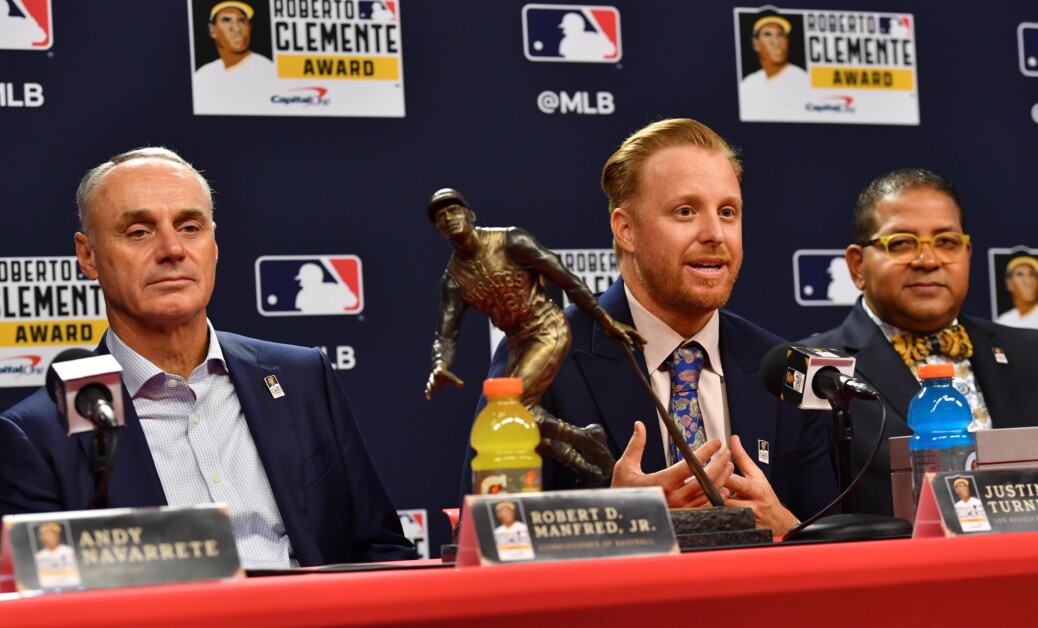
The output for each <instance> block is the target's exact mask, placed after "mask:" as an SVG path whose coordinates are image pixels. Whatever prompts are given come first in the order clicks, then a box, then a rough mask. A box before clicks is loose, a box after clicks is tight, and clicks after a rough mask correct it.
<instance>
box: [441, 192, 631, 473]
mask: <svg viewBox="0 0 1038 628" xmlns="http://www.w3.org/2000/svg"><path fill="white" fill-rule="evenodd" d="M427 213H428V216H429V220H431V221H432V222H433V223H434V224H435V225H436V228H437V229H438V230H439V231H440V233H441V234H442V235H443V237H445V238H447V239H448V240H449V241H450V243H451V246H452V247H454V254H453V255H452V256H451V259H450V261H449V262H448V263H447V269H446V271H444V273H443V279H442V280H441V281H440V315H439V321H438V323H437V327H436V339H435V341H434V342H433V349H432V372H431V373H430V374H429V380H428V382H427V383H426V385H425V397H426V399H429V398H431V397H432V394H433V393H434V392H436V391H437V390H438V389H440V388H441V387H443V386H444V385H445V384H448V383H450V384H453V385H454V386H458V387H461V386H462V385H463V382H462V381H461V379H459V378H458V376H457V375H455V374H454V373H451V372H450V366H451V364H452V363H453V361H454V353H455V348H456V345H457V340H458V333H459V331H460V329H461V319H462V316H464V314H465V311H466V310H467V309H468V308H469V307H471V308H473V309H475V310H476V311H478V312H482V313H483V314H486V315H487V316H489V317H490V321H491V322H492V323H493V324H494V326H495V327H497V328H498V329H500V330H501V331H503V332H504V334H505V338H506V340H507V342H508V365H507V368H506V376H507V377H518V378H520V379H522V381H523V396H522V401H523V404H524V405H526V407H527V408H529V409H530V411H531V412H532V413H533V415H534V417H535V418H536V419H537V422H538V425H539V426H540V432H541V445H540V446H539V447H538V453H540V454H541V455H544V456H547V457H549V458H552V459H555V460H557V461H559V462H561V463H562V464H564V465H565V466H567V467H569V468H570V469H572V470H573V471H575V472H576V473H577V474H578V475H579V476H580V477H581V479H582V480H583V481H584V483H585V485H587V486H602V485H608V483H609V480H610V478H611V477H612V473H613V463H614V460H613V457H612V454H611V453H610V452H609V448H608V447H607V446H606V443H605V433H604V431H603V429H602V428H601V426H598V425H589V426H587V427H585V428H577V427H575V426H573V425H571V424H569V423H567V422H565V421H563V420H562V419H560V418H558V417H555V416H553V415H551V414H550V413H548V412H547V411H546V410H545V409H544V408H543V407H541V405H540V400H541V395H542V394H543V393H544V391H545V390H546V389H547V388H548V385H549V384H551V381H552V379H554V378H555V375H556V374H557V373H558V371H559V366H560V365H561V364H562V360H563V359H564V358H565V357H566V352H567V351H568V350H569V346H570V342H571V340H572V338H571V336H570V330H569V325H568V323H567V322H566V317H565V315H564V314H563V313H562V310H561V309H560V308H559V306H557V305H556V304H555V303H553V302H552V301H551V299H550V298H549V297H548V293H547V292H546V290H545V288H544V286H543V285H542V284H541V277H544V278H545V279H547V280H548V281H550V282H552V283H554V284H555V285H557V286H559V287H560V288H562V289H563V290H565V291H566V294H567V295H569V298H570V300H571V301H572V302H573V303H574V304H576V305H577V307H579V308H580V309H581V310H583V311H584V312H586V313H587V314H588V315H589V316H592V317H593V318H594V319H595V320H596V321H598V322H599V323H600V324H601V325H602V327H603V328H604V329H605V330H606V333H607V334H609V335H610V336H612V337H613V338H616V339H617V340H619V341H620V342H623V343H624V344H626V345H633V346H635V347H637V348H640V347H642V346H644V345H645V340H644V339H643V338H642V337H641V336H640V335H639V334H638V332H637V330H635V329H634V328H633V327H630V326H628V325H625V324H623V323H620V322H617V321H616V320H614V319H613V317H612V316H610V315H609V314H608V313H606V311H605V310H603V309H602V308H601V307H600V306H599V305H598V301H597V300H596V299H595V296H594V295H593V294H592V293H591V291H590V290H589V289H588V288H587V286H586V285H584V282H582V281H581V280H580V279H579V278H578V277H576V276H575V275H574V274H573V273H572V272H570V271H569V269H567V268H566V266H565V265H563V263H562V262H561V261H560V260H559V258H558V256H556V255H555V254H554V253H552V252H551V251H550V250H548V249H546V248H545V247H544V246H543V245H541V244H540V243H539V242H538V241H537V240H536V239H535V238H534V237H533V236H532V235H530V234H529V233H527V232H526V231H524V230H522V229H519V228H516V227H508V228H498V229H490V228H484V227H477V226H475V220H476V215H475V213H474V212H473V211H472V210H471V209H470V207H469V204H468V202H467V201H466V200H465V198H464V197H463V196H462V195H461V194H460V193H459V192H457V191H456V190H452V189H450V188H445V189H442V190H439V191H438V192H436V193H435V194H433V197H432V200H431V201H430V202H429V205H428V208H427Z"/></svg>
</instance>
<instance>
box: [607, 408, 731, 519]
mask: <svg viewBox="0 0 1038 628" xmlns="http://www.w3.org/2000/svg"><path fill="white" fill-rule="evenodd" d="M644 452H645V425H644V424H643V423H642V422H641V421H635V422H634V434H633V435H632V436H631V442H629V443H627V449H625V450H624V453H623V455H622V456H620V459H619V460H617V461H616V466H615V467H613V484H612V486H613V487H614V488H619V487H626V486H660V487H663V494H664V495H665V496H666V497H667V506H668V507H670V508H698V507H699V506H703V505H706V504H708V503H709V501H708V500H707V497H706V495H705V494H704V493H703V489H702V488H700V486H699V482H698V481H697V480H696V479H695V478H694V477H690V476H691V475H692V472H691V471H690V470H689V468H688V463H686V462H685V461H684V460H681V461H679V462H676V463H674V464H673V465H671V466H670V467H668V468H666V469H664V470H662V471H657V472H655V473H644V472H643V471H642V454H643V453H644ZM693 453H694V454H695V456H696V458H698V459H699V462H701V463H703V464H706V461H707V460H710V464H707V465H706V474H707V477H709V478H710V480H711V481H712V482H713V483H714V484H715V485H717V486H721V485H723V484H725V483H726V482H727V481H728V476H730V475H731V474H732V473H733V472H734V471H735V466H734V465H733V464H732V463H731V452H729V451H728V449H727V448H722V447H721V441H719V440H717V439H716V438H715V439H711V440H708V441H707V442H706V444H705V445H703V446H702V447H700V448H699V449H697V450H696V451H695V452H693ZM711 457H712V458H713V459H712V460H711Z"/></svg>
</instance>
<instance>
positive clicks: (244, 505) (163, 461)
mask: <svg viewBox="0 0 1038 628" xmlns="http://www.w3.org/2000/svg"><path fill="white" fill-rule="evenodd" d="M206 323H207V325H208V326H209V352H208V354H207V355H206V358H205V360H204V361H203V362H202V363H201V364H200V365H198V366H197V367H195V369H194V370H193V371H192V372H191V375H190V378H189V379H188V380H187V381H184V378H183V377H181V376H179V375H173V374H170V373H165V372H163V371H162V369H160V368H159V367H157V366H155V365H154V364H152V363H151V362H150V361H148V360H147V359H145V358H144V357H142V356H141V355H140V354H138V353H136V352H135V351H134V350H133V349H131V348H130V347H129V346H127V345H126V343H124V342H123V341H122V340H121V339H120V338H119V337H118V336H117V335H116V334H115V332H113V331H112V330H111V329H109V330H108V336H107V345H108V350H109V351H111V353H112V355H113V356H114V357H115V359H116V360H117V361H118V362H119V364H120V365H122V367H123V383H124V384H125V386H126V390H127V392H128V393H129V395H130V397H131V398H132V400H133V407H134V410H135V411H136V412H137V416H138V418H139V419H140V422H141V428H143V430H144V436H145V438H146V439H147V441H148V448H149V449H150V450H151V457H152V459H153V460H154V461H155V469H156V471H158V474H159V479H160V480H161V482H162V490H163V491H164V492H165V493H166V501H167V502H168V503H169V505H170V506H191V505H194V504H205V503H224V504H227V506H228V507H229V508H230V513H231V527H232V528H233V530H234V540H235V544H236V545H237V548H238V555H239V558H240V560H241V564H242V566H243V567H246V568H287V567H289V566H290V558H289V556H290V555H291V552H292V547H291V544H290V542H289V539H288V533H287V532H286V530H285V524H284V522H283V521H282V519H281V513H280V512H279V511H278V507H277V503H276V502H275V501H274V493H273V491H272V490H271V488H270V482H269V481H268V480H267V474H266V472H265V470H264V469H263V464H262V463H261V462H260V459H259V454H258V453H257V451H256V444H255V442H253V440H252V434H251V433H250V432H249V427H248V424H247V423H246V422H245V414H244V413H243V412H242V409H241V403H240V402H239V401H238V396H237V394H236V393H235V391H234V384H233V383H232V382H231V378H230V375H229V374H228V371H227V363H226V361H225V360H224V357H223V352H222V351H221V350H220V343H219V341H218V340H217V338H216V332H215V331H214V330H213V326H212V324H211V323H209V322H208V321H206Z"/></svg>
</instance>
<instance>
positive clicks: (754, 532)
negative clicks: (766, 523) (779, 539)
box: [670, 508, 772, 549]
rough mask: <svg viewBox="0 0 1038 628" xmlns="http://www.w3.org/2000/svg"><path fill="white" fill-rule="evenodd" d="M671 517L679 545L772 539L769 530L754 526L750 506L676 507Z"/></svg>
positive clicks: (754, 542) (760, 542)
mask: <svg viewBox="0 0 1038 628" xmlns="http://www.w3.org/2000/svg"><path fill="white" fill-rule="evenodd" d="M670 520H671V523H673V524H674V534H675V535H676V536H677V539H678V547H680V548H681V549H696V548H705V547H727V546H738V545H765V544H769V543H771V542H772V536H771V530H766V529H758V528H756V527H755V523H754V519H753V511H752V510H750V509H749V508H675V509H672V510H671V511H670Z"/></svg>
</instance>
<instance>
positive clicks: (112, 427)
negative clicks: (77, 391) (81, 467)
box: [87, 411, 119, 510]
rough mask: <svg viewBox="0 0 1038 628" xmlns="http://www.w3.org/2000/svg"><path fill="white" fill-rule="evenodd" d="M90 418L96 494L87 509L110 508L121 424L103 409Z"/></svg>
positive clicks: (91, 464) (92, 468)
mask: <svg viewBox="0 0 1038 628" xmlns="http://www.w3.org/2000/svg"><path fill="white" fill-rule="evenodd" d="M97 415H99V416H97ZM90 418H91V420H92V422H93V423H94V431H93V433H92V435H91V438H90V471H91V473H92V474H93V476H94V496H93V497H92V498H91V499H90V503H89V504H87V509H88V510H94V509H103V508H108V482H109V480H110V479H111V477H112V470H113V469H114V468H115V451H116V448H117V447H118V445H119V430H118V427H119V426H118V424H117V423H116V421H115V418H114V417H110V416H108V415H107V414H106V413H105V412H103V411H102V412H97V413H95V414H93V415H92V416H91V417H90Z"/></svg>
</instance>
